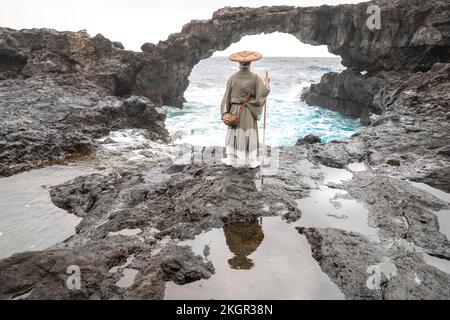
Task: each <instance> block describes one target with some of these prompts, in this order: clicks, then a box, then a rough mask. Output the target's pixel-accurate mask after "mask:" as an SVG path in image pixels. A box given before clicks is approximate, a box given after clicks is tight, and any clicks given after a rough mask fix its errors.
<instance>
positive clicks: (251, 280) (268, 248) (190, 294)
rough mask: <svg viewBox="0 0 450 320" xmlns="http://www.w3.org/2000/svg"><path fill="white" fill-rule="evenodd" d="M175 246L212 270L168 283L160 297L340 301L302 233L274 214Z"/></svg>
mask: <svg viewBox="0 0 450 320" xmlns="http://www.w3.org/2000/svg"><path fill="white" fill-rule="evenodd" d="M180 244H183V245H190V246H192V248H193V250H194V252H195V253H196V254H200V255H203V256H205V255H206V256H205V258H206V259H209V260H210V261H211V262H212V263H213V265H214V268H215V271H216V272H215V274H214V275H212V277H211V278H210V279H206V280H200V281H196V282H192V283H189V284H186V285H182V286H180V285H177V284H175V283H173V282H168V283H167V286H166V294H165V299H168V300H172V299H258V300H259V299H344V295H343V294H342V293H341V292H340V291H339V289H338V287H337V286H336V285H335V284H334V283H333V282H331V280H330V279H329V278H328V276H327V275H326V274H324V273H323V272H322V271H321V269H320V266H319V265H318V263H317V261H316V260H314V258H313V257H312V255H311V247H310V245H309V244H308V242H307V240H306V237H305V236H304V235H302V234H300V233H299V232H298V231H297V230H296V229H295V228H294V226H293V225H289V224H287V223H286V222H285V221H283V220H282V219H281V218H280V217H266V218H261V219H257V220H253V221H247V222H240V223H234V224H231V225H228V226H225V227H224V228H223V229H214V230H212V231H209V232H206V233H203V234H201V235H199V236H198V237H196V238H195V239H194V240H189V241H184V242H182V243H180Z"/></svg>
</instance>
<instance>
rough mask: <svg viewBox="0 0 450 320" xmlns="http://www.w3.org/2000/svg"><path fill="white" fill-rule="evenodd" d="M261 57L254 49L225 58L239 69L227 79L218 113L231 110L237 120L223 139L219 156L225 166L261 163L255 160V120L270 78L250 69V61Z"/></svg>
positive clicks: (256, 125)
mask: <svg viewBox="0 0 450 320" xmlns="http://www.w3.org/2000/svg"><path fill="white" fill-rule="evenodd" d="M261 58H262V55H261V54H259V53H257V52H254V51H242V52H238V53H235V54H232V55H231V56H230V57H229V59H230V60H231V61H235V62H239V71H238V72H236V73H234V74H233V75H232V76H231V77H230V78H229V80H228V82H227V87H226V90H225V94H224V96H223V99H222V104H221V107H220V112H221V118H222V119H223V116H224V115H225V114H226V113H231V114H232V115H237V116H238V117H239V121H238V124H237V126H236V127H231V126H228V130H227V134H226V138H225V145H226V157H225V158H223V159H222V162H223V163H224V164H225V165H226V166H232V165H237V166H242V165H249V166H250V168H252V169H254V168H257V167H259V166H260V164H261V163H260V162H259V161H258V159H257V156H258V147H259V138H258V120H259V119H260V117H261V113H262V111H263V108H264V105H265V103H266V99H267V96H268V95H269V93H270V87H269V84H270V78H269V77H268V76H267V74H266V77H265V79H264V80H262V79H261V77H259V76H258V75H257V74H255V73H253V72H252V71H250V64H251V62H253V61H257V60H259V59H261ZM244 102H246V103H244ZM243 103H244V105H243ZM242 105H243V107H242Z"/></svg>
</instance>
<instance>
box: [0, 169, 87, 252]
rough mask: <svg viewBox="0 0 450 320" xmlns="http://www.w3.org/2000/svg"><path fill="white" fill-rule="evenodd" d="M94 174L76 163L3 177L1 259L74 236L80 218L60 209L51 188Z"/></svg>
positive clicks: (1, 187)
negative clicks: (51, 195)
mask: <svg viewBox="0 0 450 320" xmlns="http://www.w3.org/2000/svg"><path fill="white" fill-rule="evenodd" d="M92 172H93V170H92V169H91V168H89V167H88V166H86V165H84V164H82V163H76V164H71V165H56V166H51V167H46V168H42V169H35V170H31V171H28V172H23V173H20V174H17V175H14V176H11V177H6V178H0V258H5V257H8V256H10V255H11V254H13V253H16V252H22V251H35V250H42V249H45V248H48V247H49V246H52V245H54V244H56V243H58V242H61V241H63V240H65V239H66V238H68V237H70V236H71V235H73V234H74V233H75V226H76V225H77V224H78V223H79V221H80V218H78V217H76V216H75V215H71V214H68V213H67V211H65V210H63V209H60V208H57V207H56V206H55V205H54V204H53V203H52V201H51V199H50V195H49V187H50V186H53V185H56V184H60V183H63V182H65V181H68V180H70V179H73V178H75V177H77V176H80V175H85V174H89V173H92Z"/></svg>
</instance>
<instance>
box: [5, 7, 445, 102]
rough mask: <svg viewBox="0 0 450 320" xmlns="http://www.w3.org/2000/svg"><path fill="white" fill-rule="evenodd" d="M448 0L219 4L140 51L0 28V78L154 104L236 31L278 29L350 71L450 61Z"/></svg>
mask: <svg viewBox="0 0 450 320" xmlns="http://www.w3.org/2000/svg"><path fill="white" fill-rule="evenodd" d="M371 4H376V5H378V6H379V7H380V8H381V19H382V20H381V29H380V30H369V29H368V28H367V26H366V22H367V19H368V17H369V16H370V14H368V13H367V9H368V7H369V6H370V5H371ZM449 12H450V2H449V1H448V0H434V1H423V0H395V1H393V0H374V1H371V2H365V3H359V4H355V5H339V6H321V7H305V8H303V7H292V6H271V7H259V8H248V7H236V8H231V7H226V8H223V9H220V10H218V11H216V12H215V13H214V14H213V16H212V18H211V19H208V20H193V21H191V22H189V23H188V24H186V25H185V26H184V27H183V28H182V30H181V32H179V33H174V34H172V35H170V36H169V37H168V39H167V40H165V41H161V42H159V43H158V44H151V43H145V44H144V45H143V46H142V52H133V51H128V50H124V49H123V46H122V45H121V44H120V43H118V42H112V41H110V40H108V39H106V38H105V37H103V36H102V35H100V34H99V35H96V36H95V37H92V38H91V37H90V36H89V35H88V34H87V33H86V32H85V31H79V32H57V31H55V30H50V29H30V30H19V31H17V30H12V29H7V28H0V79H2V78H12V77H17V76H20V77H33V76H42V75H45V74H50V75H51V77H52V78H54V79H59V80H60V81H61V82H62V83H64V84H70V85H72V86H83V87H86V86H91V87H95V88H96V89H97V90H98V91H99V92H101V93H104V94H109V95H118V96H127V95H130V94H136V95H142V96H146V97H148V98H150V99H151V100H152V101H154V102H155V103H156V104H157V105H162V104H167V105H173V106H182V104H183V101H184V98H183V93H184V91H185V90H186V88H187V87H188V85H189V80H188V78H189V75H190V73H191V70H192V68H193V67H194V66H195V65H196V64H197V63H198V62H199V61H200V60H202V59H205V58H208V57H210V56H211V55H212V54H213V53H214V52H215V51H217V50H224V49H225V48H227V47H228V46H230V45H231V44H232V43H235V42H237V41H239V40H240V39H241V38H242V37H243V36H246V35H256V34H261V33H273V32H283V33H288V34H291V35H293V36H295V37H296V38H297V39H299V40H300V41H301V42H303V43H306V44H311V45H327V46H328V50H329V51H330V52H331V53H333V54H335V55H339V56H341V58H342V63H343V64H344V65H345V66H347V67H348V68H350V69H352V70H354V71H355V72H360V71H369V72H371V71H373V72H375V71H380V70H399V69H400V70H403V69H411V70H428V69H430V67H431V66H432V65H433V64H434V63H435V62H448V61H450V23H449V22H448V13H449Z"/></svg>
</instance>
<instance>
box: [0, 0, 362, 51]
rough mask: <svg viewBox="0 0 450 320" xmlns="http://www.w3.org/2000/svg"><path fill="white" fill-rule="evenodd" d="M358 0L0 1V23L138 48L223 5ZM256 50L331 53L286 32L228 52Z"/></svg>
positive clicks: (245, 41) (250, 41) (256, 38)
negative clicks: (73, 33) (85, 35)
mask: <svg viewBox="0 0 450 320" xmlns="http://www.w3.org/2000/svg"><path fill="white" fill-rule="evenodd" d="M357 2H361V0H191V1H189V0H128V1H123V0H77V1H68V0H0V26H2V27H10V28H14V29H22V28H44V27H45V28H53V29H57V30H61V31H62V30H68V31H78V30H82V29H86V30H87V32H89V34H90V35H91V36H94V35H96V34H97V33H101V34H103V35H104V36H105V37H107V38H109V39H111V40H114V41H120V42H122V43H123V45H124V46H125V48H126V49H130V50H136V51H140V46H141V45H142V44H143V43H144V42H154V43H156V42H158V41H159V40H164V39H166V38H167V36H168V35H169V34H170V33H173V32H178V31H180V30H181V27H182V26H183V25H184V24H185V23H187V22H189V21H190V20H192V19H208V18H210V17H211V16H212V13H213V12H214V11H215V10H217V9H219V8H221V7H224V6H249V7H259V6H263V5H282V4H283V5H294V6H318V5H322V4H329V5H333V4H341V3H357ZM246 49H247V50H257V51H261V52H263V53H264V55H265V56H329V54H328V51H327V50H326V47H313V46H309V45H305V44H302V43H301V42H299V41H298V40H297V39H296V38H294V37H293V36H291V35H287V34H280V33H275V34H271V35H259V36H249V37H244V38H243V39H242V40H241V41H239V42H238V43H236V44H234V45H232V46H230V47H229V48H228V49H227V50H226V51H225V52H217V53H216V55H228V54H229V53H231V52H235V51H240V50H246Z"/></svg>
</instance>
